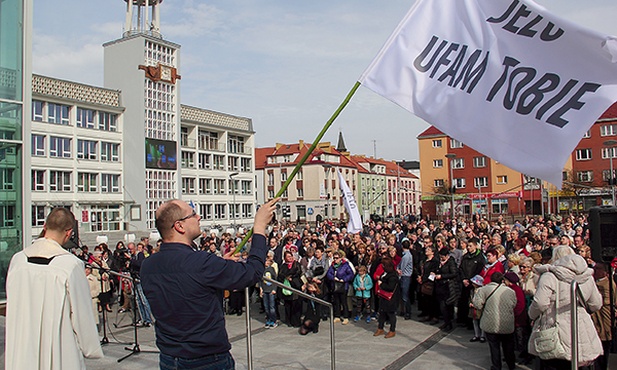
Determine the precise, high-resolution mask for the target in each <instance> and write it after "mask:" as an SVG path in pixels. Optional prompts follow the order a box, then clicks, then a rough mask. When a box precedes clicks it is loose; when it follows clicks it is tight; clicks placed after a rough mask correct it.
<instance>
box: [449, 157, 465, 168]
mask: <svg viewBox="0 0 617 370" xmlns="http://www.w3.org/2000/svg"><path fill="white" fill-rule="evenodd" d="M452 168H454V169H455V170H456V169H460V168H465V159H464V158H454V159H452Z"/></svg>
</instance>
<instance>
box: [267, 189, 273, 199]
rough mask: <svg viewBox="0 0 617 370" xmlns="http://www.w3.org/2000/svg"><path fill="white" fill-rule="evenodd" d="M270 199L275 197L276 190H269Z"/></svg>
mask: <svg viewBox="0 0 617 370" xmlns="http://www.w3.org/2000/svg"><path fill="white" fill-rule="evenodd" d="M268 199H274V190H268Z"/></svg>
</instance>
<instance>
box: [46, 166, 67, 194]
mask: <svg viewBox="0 0 617 370" xmlns="http://www.w3.org/2000/svg"><path fill="white" fill-rule="evenodd" d="M49 191H58V192H60V191H71V172H69V171H49Z"/></svg>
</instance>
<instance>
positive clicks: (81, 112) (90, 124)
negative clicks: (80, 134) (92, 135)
mask: <svg viewBox="0 0 617 370" xmlns="http://www.w3.org/2000/svg"><path fill="white" fill-rule="evenodd" d="M77 127H83V128H94V111H93V110H92V109H84V108H77Z"/></svg>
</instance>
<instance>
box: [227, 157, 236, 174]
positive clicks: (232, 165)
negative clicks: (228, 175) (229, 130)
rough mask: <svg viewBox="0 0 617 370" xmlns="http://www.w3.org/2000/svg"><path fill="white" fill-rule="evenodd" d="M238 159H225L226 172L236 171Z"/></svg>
mask: <svg viewBox="0 0 617 370" xmlns="http://www.w3.org/2000/svg"><path fill="white" fill-rule="evenodd" d="M238 162H239V158H238V157H232V156H229V157H227V171H238Z"/></svg>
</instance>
